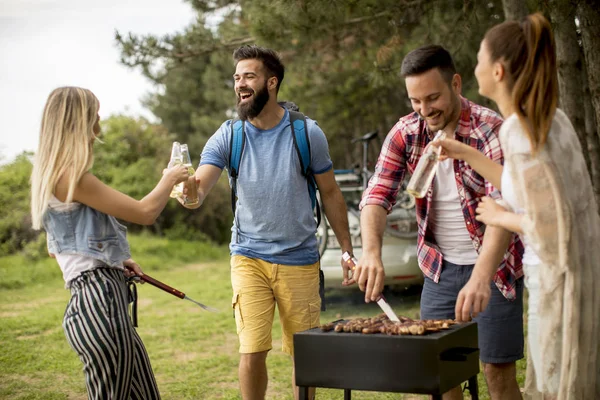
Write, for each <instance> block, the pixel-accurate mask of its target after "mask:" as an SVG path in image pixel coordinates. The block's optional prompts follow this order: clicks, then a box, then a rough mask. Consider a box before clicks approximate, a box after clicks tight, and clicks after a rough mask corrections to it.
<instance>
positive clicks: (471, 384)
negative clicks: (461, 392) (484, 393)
mask: <svg viewBox="0 0 600 400" xmlns="http://www.w3.org/2000/svg"><path fill="white" fill-rule="evenodd" d="M467 387H468V388H469V393H470V394H471V399H472V400H479V386H478V384H477V375H473V376H472V377H470V378H469V381H468V386H467Z"/></svg>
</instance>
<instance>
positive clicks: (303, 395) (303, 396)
mask: <svg viewBox="0 0 600 400" xmlns="http://www.w3.org/2000/svg"><path fill="white" fill-rule="evenodd" d="M298 397H299V398H300V400H310V399H309V398H308V388H307V387H306V386H298Z"/></svg>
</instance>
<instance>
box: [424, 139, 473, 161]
mask: <svg viewBox="0 0 600 400" xmlns="http://www.w3.org/2000/svg"><path fill="white" fill-rule="evenodd" d="M431 146H434V147H440V146H441V147H442V152H441V154H440V161H444V160H446V159H448V158H454V159H457V160H464V159H465V158H466V157H467V156H468V154H469V152H470V151H473V150H474V149H473V148H472V147H471V146H468V145H466V144H464V143H461V142H459V141H458V140H455V139H449V138H444V139H437V140H434V141H433V142H431Z"/></svg>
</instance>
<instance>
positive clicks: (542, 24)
mask: <svg viewBox="0 0 600 400" xmlns="http://www.w3.org/2000/svg"><path fill="white" fill-rule="evenodd" d="M483 40H484V42H485V45H486V46H487V49H488V51H489V53H490V58H491V61H492V62H495V61H500V62H502V64H503V65H504V68H505V69H506V75H507V78H508V85H509V89H511V91H512V98H513V107H514V109H515V112H516V113H517V116H518V117H519V120H520V121H521V124H522V125H523V127H524V128H525V131H526V132H527V134H528V136H529V140H530V141H531V147H532V153H534V154H535V153H536V152H537V151H538V150H539V148H540V147H541V146H543V145H544V143H546V138H547V137H548V132H549V131H550V127H551V126H552V119H553V118H554V112H555V111H556V106H557V103H558V77H557V69H556V52H555V45H554V36H553V34H552V28H551V26H550V22H548V20H547V19H546V18H544V16H543V15H542V14H540V13H536V14H531V15H529V16H527V17H526V18H525V19H523V21H521V22H516V21H506V22H503V23H501V24H499V25H496V26H494V27H493V28H491V29H490V30H489V31H488V32H487V33H486V34H485V37H484V38H483Z"/></svg>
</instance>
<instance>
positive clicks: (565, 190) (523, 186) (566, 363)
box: [500, 110, 600, 400]
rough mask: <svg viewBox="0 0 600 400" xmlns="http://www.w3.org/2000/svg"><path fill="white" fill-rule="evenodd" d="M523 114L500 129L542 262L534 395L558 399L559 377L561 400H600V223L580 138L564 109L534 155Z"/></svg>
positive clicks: (529, 392)
mask: <svg viewBox="0 0 600 400" xmlns="http://www.w3.org/2000/svg"><path fill="white" fill-rule="evenodd" d="M524 138H525V140H527V137H526V136H525V132H524V130H523V126H522V125H521V122H520V121H519V119H518V117H517V116H516V115H512V116H510V117H509V118H507V119H506V121H505V122H504V124H503V125H502V128H501V130H500V142H501V145H502V149H503V151H504V156H505V165H507V166H508V171H509V173H510V176H511V180H512V182H513V185H514V188H515V194H516V198H517V201H518V202H519V204H522V205H523V208H524V210H525V216H524V218H523V224H522V228H523V231H524V236H525V237H526V238H527V242H528V244H529V245H530V246H531V248H532V249H533V250H534V251H535V253H536V254H537V255H538V256H539V258H540V261H541V264H540V265H539V268H540V285H541V288H540V299H539V317H540V329H539V332H540V333H539V337H538V338H537V340H539V343H540V346H541V353H542V365H543V370H542V371H541V376H542V380H543V382H541V387H542V388H543V389H544V390H543V393H540V392H538V391H537V390H536V385H535V377H534V375H533V374H532V373H531V372H532V371H533V369H532V368H533V365H532V364H531V363H530V362H528V365H527V368H528V373H527V382H526V397H527V398H536V399H537V398H542V396H543V395H545V394H550V393H549V391H548V390H547V386H546V385H545V383H544V382H545V381H550V380H551V379H556V377H557V375H558V378H559V380H560V385H559V389H558V393H557V394H554V395H555V396H556V395H557V398H558V399H561V400H580V399H600V379H599V376H600V360H598V357H599V354H600V352H599V349H598V348H599V346H600V329H599V325H600V290H598V289H599V288H598V285H599V284H600V217H599V214H598V208H597V205H596V200H595V197H594V193H593V190H592V184H591V180H590V176H589V173H588V171H587V167H586V164H585V160H584V158H583V154H582V151H581V146H580V144H579V140H578V138H577V135H576V133H575V130H574V129H573V126H572V125H571V122H570V121H569V119H568V118H567V116H566V115H565V114H564V113H563V112H562V111H561V110H556V114H555V116H554V119H553V123H552V127H551V129H550V132H549V135H548V139H547V143H546V144H545V145H544V147H543V148H542V149H541V150H540V151H539V152H538V154H536V155H535V156H533V155H532V154H531V152H530V151H527V149H523V146H521V144H522V143H523V139H524Z"/></svg>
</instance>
